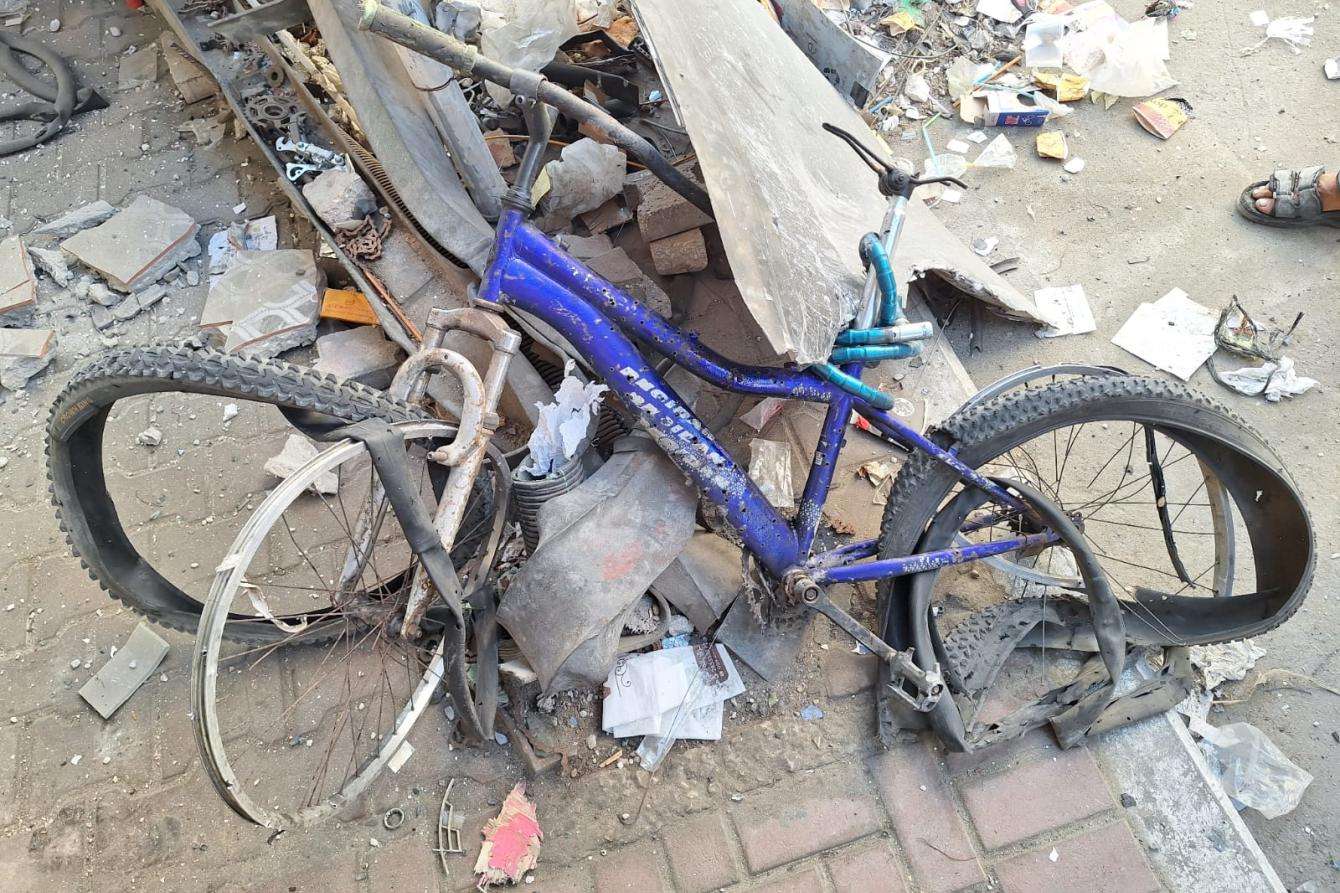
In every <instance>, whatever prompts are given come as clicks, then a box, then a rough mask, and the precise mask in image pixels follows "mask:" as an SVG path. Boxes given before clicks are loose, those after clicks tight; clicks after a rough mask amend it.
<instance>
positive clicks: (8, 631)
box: [0, 561, 33, 799]
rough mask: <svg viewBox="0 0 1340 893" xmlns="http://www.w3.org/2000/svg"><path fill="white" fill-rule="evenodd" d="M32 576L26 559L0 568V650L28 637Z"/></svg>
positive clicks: (15, 647)
mask: <svg viewBox="0 0 1340 893" xmlns="http://www.w3.org/2000/svg"><path fill="white" fill-rule="evenodd" d="M32 577H33V570H32V564H31V563H29V562H26V561H25V562H21V563H17V564H11V565H10V566H9V567H6V568H4V569H0V651H17V650H18V649H20V648H22V647H23V643H24V641H25V640H26V639H27V636H28V612H29V611H31V610H32V607H31V606H30V605H29V604H28V594H29V592H31V591H32ZM10 605H13V606H14V607H13V608H12V609H11V608H10ZM0 719H3V718H0ZM0 799H3V798H0Z"/></svg>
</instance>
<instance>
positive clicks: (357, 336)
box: [312, 326, 400, 388]
mask: <svg viewBox="0 0 1340 893" xmlns="http://www.w3.org/2000/svg"><path fill="white" fill-rule="evenodd" d="M316 353H317V360H316V364H315V365H314V366H313V367H312V368H314V369H316V371H318V372H326V373H328V374H330V375H333V376H335V377H336V378H338V379H340V380H341V381H344V380H346V379H353V380H354V381H358V382H362V383H363V384H365V385H368V386H369V387H374V388H385V387H386V386H387V385H389V384H390V383H391V378H392V376H393V375H394V374H395V370H396V367H397V366H399V365H400V348H398V347H396V345H395V344H394V343H393V342H391V341H388V340H387V338H386V335H385V334H384V333H383V332H382V330H381V328H380V327H378V326H359V327H358V328H356V329H347V330H345V331H343V332H332V333H331V334H329V335H322V336H321V337H320V338H318V339H316Z"/></svg>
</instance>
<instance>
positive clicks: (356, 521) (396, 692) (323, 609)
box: [192, 422, 497, 829]
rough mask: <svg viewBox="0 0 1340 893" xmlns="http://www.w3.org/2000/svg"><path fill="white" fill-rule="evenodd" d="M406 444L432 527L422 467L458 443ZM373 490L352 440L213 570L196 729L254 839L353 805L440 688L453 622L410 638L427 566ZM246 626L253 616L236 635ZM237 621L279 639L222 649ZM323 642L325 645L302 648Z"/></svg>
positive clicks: (286, 493) (292, 484) (202, 634)
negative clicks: (408, 616) (415, 593)
mask: <svg viewBox="0 0 1340 893" xmlns="http://www.w3.org/2000/svg"><path fill="white" fill-rule="evenodd" d="M398 429H399V430H400V432H401V433H402V434H403V436H404V437H405V439H406V449H407V453H408V457H409V460H410V468H411V469H412V470H413V473H414V480H415V482H416V483H417V485H418V489H419V496H420V499H421V500H422V501H423V504H424V507H425V509H426V510H427V511H428V512H429V513H430V514H432V513H435V511H436V508H437V501H438V492H437V491H436V489H435V488H434V486H433V482H432V480H431V476H430V475H429V473H428V469H429V467H430V466H431V465H432V464H433V463H431V462H430V461H429V460H428V459H427V454H428V452H430V451H431V450H432V449H434V448H436V447H439V446H441V445H443V444H444V443H446V442H448V441H449V440H450V439H451V436H452V435H453V434H454V429H453V428H451V427H450V426H447V425H444V424H442V423H439V422H408V423H402V424H401V425H400V426H398ZM490 473H491V472H489V471H485V472H482V473H481V477H487V476H489V474H490ZM379 483H380V481H379V478H378V476H377V473H376V471H375V469H374V468H373V466H372V463H371V461H370V459H369V457H368V454H367V450H366V448H365V447H364V446H363V445H362V444H361V443H359V442H356V441H352V440H350V441H342V442H340V443H338V444H336V445H334V446H332V447H330V448H329V449H328V450H326V451H325V452H323V453H322V454H321V455H319V456H318V457H316V458H315V459H313V460H311V461H310V462H308V463H307V464H306V465H304V466H303V467H302V468H300V469H298V470H297V471H295V472H294V473H293V474H292V475H290V476H289V477H288V478H287V479H286V480H285V481H284V482H283V483H282V484H281V485H280V486H279V487H277V488H275V490H274V491H273V492H272V493H271V494H270V496H269V497H267V498H266V499H265V501H264V502H263V503H261V505H260V506H258V507H257V509H256V512H255V513H254V514H253V515H252V516H251V518H250V519H249V520H248V521H247V523H246V525H245V526H244V527H243V529H242V531H241V532H240V533H239V534H238V536H237V539H236V541H235V542H234V544H233V546H232V548H231V549H230V550H229V551H228V554H227V555H226V556H224V557H223V559H222V561H221V562H219V563H218V570H217V571H216V573H215V577H214V583H213V585H212V587H211V589H210V594H209V598H208V600H207V601H206V603H205V606H204V612H203V613H202V615H201V620H200V629H199V633H198V635H197V639H196V648H195V658H194V662H193V672H192V698H193V717H194V721H195V728H196V734H197V740H198V743H199V744H200V748H201V753H202V756H203V757H204V761H205V765H206V768H207V770H208V772H209V775H210V777H211V779H212V780H213V782H214V784H215V786H216V787H217V789H218V790H219V792H220V794H222V796H223V798H224V799H225V800H226V801H227V803H228V804H229V805H230V806H231V807H232V808H233V809H234V810H235V811H236V812H237V813H238V814H239V815H242V816H243V817H245V818H247V819H250V820H251V821H253V822H256V823H257V824H260V825H264V826H266V827H269V828H275V829H289V828H295V827H301V826H307V825H311V824H314V823H316V822H319V821H320V820H322V819H324V818H327V817H329V816H331V815H333V814H334V813H336V812H338V811H339V810H340V809H342V808H343V807H344V806H346V805H347V804H348V803H350V802H351V801H352V800H354V799H355V798H356V797H358V796H359V795H360V794H361V793H363V792H364V791H365V790H367V788H368V786H369V785H370V784H371V783H372V781H373V780H374V779H375V778H376V777H377V776H378V775H379V774H380V773H381V771H382V770H383V769H384V768H385V767H386V765H387V764H388V763H390V762H392V761H394V760H397V759H400V758H401V754H402V751H401V749H402V748H406V747H407V745H406V743H405V736H406V735H407V734H408V732H409V730H410V728H411V727H412V726H413V725H414V723H415V721H416V720H417V719H418V718H419V716H420V714H421V713H422V712H423V710H424V709H425V708H426V706H427V704H428V703H429V700H430V698H431V697H432V696H433V694H434V692H435V691H436V690H437V689H438V688H439V686H440V685H441V684H442V680H443V675H444V671H443V645H442V642H443V637H442V636H441V630H442V628H443V627H442V624H443V623H444V622H451V621H449V620H447V619H446V618H444V617H443V616H442V615H441V614H440V613H438V612H432V611H430V612H429V614H428V616H427V618H426V620H425V623H424V624H423V633H422V635H421V636H419V637H418V638H413V639H406V638H405V637H404V636H402V634H401V623H402V621H403V618H404V614H405V608H406V604H407V602H408V601H409V597H410V592H411V590H412V589H413V587H414V585H415V578H416V575H417V573H418V571H419V570H420V559H419V558H418V557H417V556H416V555H415V554H414V552H413V551H412V550H411V549H410V547H409V544H408V543H407V542H406V539H405V535H404V531H403V530H402V529H401V527H400V524H399V522H398V520H397V518H396V515H395V513H394V512H392V511H388V510H384V509H385V503H384V501H383V500H382V498H381V492H380V489H379ZM496 520H497V519H494V518H490V519H489V522H490V524H491V525H493V524H495V523H496ZM460 534H461V535H462V536H467V537H473V536H474V534H475V532H474V531H472V530H468V529H462V530H461V531H460ZM495 541H496V540H495ZM368 546H370V547H368ZM484 563H487V562H484ZM481 567H482V565H481ZM476 569H478V568H476ZM466 570H467V572H468V571H469V570H470V569H469V568H467V569H466ZM483 572H486V571H481V573H483ZM244 613H250V614H251V615H252V616H251V617H250V618H249V619H248V620H246V621H242V620H240V619H239V616H240V615H243V614H244ZM242 622H246V623H251V624H255V625H264V626H269V627H271V628H272V629H273V630H274V631H275V633H276V638H274V639H273V640H270V641H259V640H260V638H261V637H258V636H240V637H236V638H238V640H239V641H238V642H236V643H230V642H227V641H226V640H225V635H226V632H227V630H228V628H229V627H230V626H236V625H237V624H239V623H242ZM314 634H315V637H316V639H317V642H316V643H315V644H313V643H311V642H305V641H304V640H305V639H307V638H309V637H312V636H313V635H314ZM288 644H306V645H307V646H308V647H304V648H286V647H283V646H285V645H288ZM410 750H412V748H411V749H407V750H405V751H404V752H403V753H404V754H408V753H409V752H410Z"/></svg>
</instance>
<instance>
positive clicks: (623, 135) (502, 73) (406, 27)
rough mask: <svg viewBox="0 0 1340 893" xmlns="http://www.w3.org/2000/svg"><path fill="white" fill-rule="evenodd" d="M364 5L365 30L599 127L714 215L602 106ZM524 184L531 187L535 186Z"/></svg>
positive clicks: (694, 187)
mask: <svg viewBox="0 0 1340 893" xmlns="http://www.w3.org/2000/svg"><path fill="white" fill-rule="evenodd" d="M360 6H361V13H360V16H359V19H358V29H359V30H360V31H373V32H375V33H377V34H379V35H381V36H382V37H384V38H386V39H388V40H390V41H392V42H394V43H398V44H400V45H401V46H403V47H405V48H406V49H409V50H412V51H414V52H416V53H419V54H420V55H423V56H427V57H429V58H430V59H435V60H437V61H438V62H441V63H442V64H443V65H446V66H448V67H449V68H451V69H452V70H454V71H455V72H456V73H457V74H458V75H473V76H474V77H478V78H482V79H483V80H486V81H489V82H490V83H494V84H497V85H498V86H500V87H504V88H506V89H508V90H511V91H512V92H513V93H516V94H518V95H519V96H522V97H524V98H526V99H529V100H532V101H535V102H541V103H544V104H546V105H551V106H553V107H554V108H556V109H558V111H559V112H561V113H562V114H564V115H566V116H567V117H569V118H572V119H573V120H575V121H580V122H583V123H585V124H587V125H589V126H590V127H592V128H594V129H595V130H596V132H597V133H598V134H599V135H601V136H603V137H606V138H607V139H609V141H610V142H612V143H614V144H615V145H617V146H618V147H619V148H621V149H623V150H624V151H625V152H627V153H628V154H629V155H630V156H632V157H633V158H634V159H636V160H637V161H638V162H639V163H641V164H642V165H644V166H645V167H646V168H647V169H648V170H650V171H651V172H652V173H654V174H655V175H656V176H657V177H659V178H660V179H661V180H662V181H663V182H664V183H665V185H667V186H669V187H670V188H671V189H673V190H674V191H675V192H677V193H679V194H680V195H682V196H683V197H684V198H685V199H686V200H687V201H689V202H690V203H691V204H693V205H694V206H695V207H697V208H698V209H699V210H701V211H702V212H703V213H704V214H708V215H710V214H711V213H712V201H711V199H710V198H708V196H707V191H706V190H705V189H703V187H702V186H700V185H698V184H697V183H695V182H694V181H693V180H691V179H689V178H688V177H687V176H685V175H684V174H683V172H681V171H680V170H679V169H678V168H676V167H675V166H674V165H672V164H671V163H670V161H669V160H668V159H667V158H666V157H665V156H664V155H662V154H661V153H660V152H659V151H658V150H657V149H656V147H655V146H653V145H652V144H651V143H650V142H649V141H648V140H647V139H646V138H645V137H643V136H641V135H640V134H638V133H636V132H634V131H632V130H630V129H629V128H627V127H625V126H624V125H623V124H620V123H619V122H618V121H616V120H615V119H614V117H613V116H612V115H610V114H609V112H606V111H605V110H604V109H602V108H600V107H599V106H597V105H593V104H592V103H589V102H587V101H586V100H584V99H582V98H580V97H578V96H574V95H573V94H572V93H569V92H568V91H567V90H565V89H563V88H562V87H559V86H558V85H556V84H551V83H550V82H549V81H547V80H545V78H544V77H543V76H542V75H539V74H536V73H535V72H531V71H526V70H524V69H518V68H512V67H511V66H509V65H503V64H502V63H500V62H495V61H494V60H492V59H490V58H488V57H487V56H483V55H481V54H480V52H479V50H477V49H475V48H474V47H472V46H470V45H469V44H467V43H465V42H463V41H460V40H457V39H456V38H454V37H451V36H450V35H447V34H443V33H442V32H441V31H438V30H437V29H435V28H430V27H429V26H427V25H425V24H423V23H422V22H417V21H415V20H414V19H412V18H410V17H409V16H407V15H403V14H401V13H399V12H396V11H395V10H393V9H391V8H389V7H387V6H385V5H384V4H382V3H380V2H378V0H361V3H360ZM523 185H525V186H526V187H527V188H528V187H529V184H523Z"/></svg>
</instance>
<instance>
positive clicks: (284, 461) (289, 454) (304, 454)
mask: <svg viewBox="0 0 1340 893" xmlns="http://www.w3.org/2000/svg"><path fill="white" fill-rule="evenodd" d="M318 453H319V451H318V450H317V448H316V447H315V446H313V445H312V442H311V441H309V440H308V439H307V438H306V437H303V436H302V435H301V434H290V435H289V436H288V440H286V441H285V442H284V449H283V450H281V451H280V453H279V455H277V456H272V457H271V458H269V459H267V460H265V473H266V474H272V475H274V476H275V477H277V478H286V477H288V476H289V475H291V474H293V472H295V471H297V470H298V469H299V468H302V467H303V466H304V465H306V464H307V463H308V462H310V461H312V460H313V459H315V458H316V457H317V455H318ZM339 488H340V479H339V478H338V477H337V476H336V474H335V472H333V471H327V472H325V473H323V474H321V475H320V476H319V477H318V478H317V479H316V480H315V481H313V482H312V485H311V486H310V487H309V488H308V489H310V490H312V491H313V492H315V493H319V494H321V495H323V496H334V495H335V494H336V493H338V492H339Z"/></svg>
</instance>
